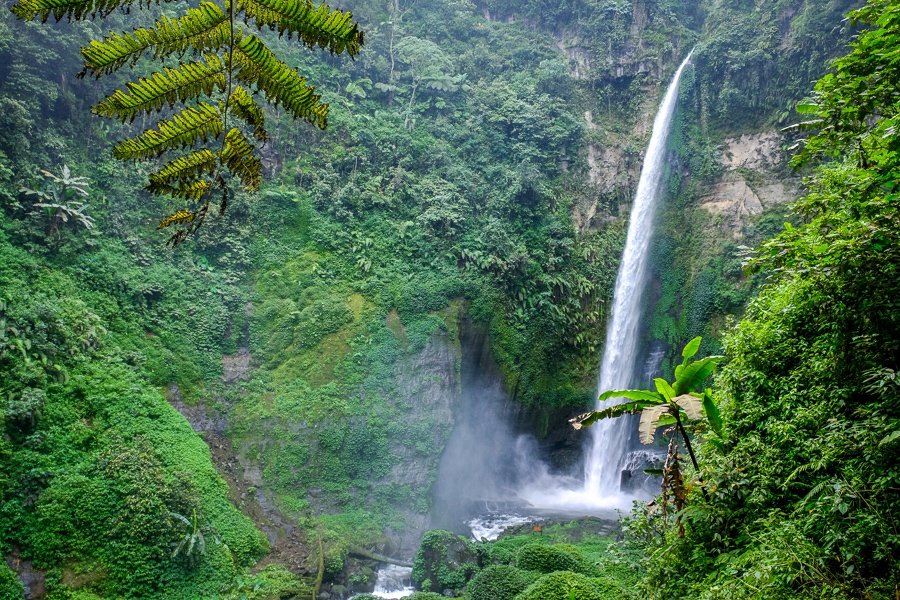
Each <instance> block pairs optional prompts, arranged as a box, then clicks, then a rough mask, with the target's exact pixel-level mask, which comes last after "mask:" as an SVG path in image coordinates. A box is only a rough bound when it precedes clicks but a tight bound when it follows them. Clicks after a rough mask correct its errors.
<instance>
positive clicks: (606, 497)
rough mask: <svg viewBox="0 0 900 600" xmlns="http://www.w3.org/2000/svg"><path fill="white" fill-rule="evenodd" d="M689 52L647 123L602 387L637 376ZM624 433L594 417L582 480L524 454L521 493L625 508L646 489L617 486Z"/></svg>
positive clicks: (566, 504)
mask: <svg viewBox="0 0 900 600" xmlns="http://www.w3.org/2000/svg"><path fill="white" fill-rule="evenodd" d="M692 54H693V50H692V51H691V52H690V53H689V54H688V56H687V58H685V59H684V62H683V63H681V66H679V67H678V70H677V71H676V72H675V76H674V78H673V79H672V83H671V84H670V85H669V89H668V90H667V91H666V96H665V98H664V99H663V101H662V104H661V105H660V107H659V112H658V113H657V115H656V120H655V121H654V123H653V133H652V135H651V136H650V145H649V147H648V148H647V154H646V156H645V157H644V166H643V168H642V170H641V179H640V182H639V183H638V189H637V193H636V194H635V197H634V205H633V206H632V208H631V217H630V222H629V224H628V237H627V239H626V242H625V251H624V253H623V255H622V262H621V263H620V264H619V274H618V277H617V278H616V289H615V294H614V300H613V309H612V315H611V317H610V322H609V326H608V328H607V332H606V345H605V347H604V353H603V360H602V362H601V365H600V376H599V381H598V387H599V390H600V391H605V390H610V389H621V388H626V387H629V386H631V385H633V383H634V381H633V380H634V379H635V377H636V375H637V373H636V370H637V353H638V348H639V344H638V341H639V337H640V317H641V309H642V305H641V302H642V297H643V292H644V287H645V284H646V278H647V258H648V256H647V255H648V251H649V249H650V239H651V237H652V236H653V217H654V213H655V209H656V204H657V202H658V200H659V191H660V185H661V183H662V174H663V168H664V166H665V152H666V140H667V138H668V134H669V128H670V125H671V123H672V115H673V114H674V112H675V105H676V102H677V100H678V84H679V82H680V80H681V73H682V72H683V71H684V68H685V67H686V66H687V64H688V62H689V61H690V59H691V55H692ZM619 401H620V400H616V399H613V400H609V401H607V402H605V403H598V406H597V408H598V409H601V408H605V407H607V406H610V405H612V404H616V403H618V402H619ZM629 430H630V428H629V424H628V422H627V421H626V420H623V419H616V420H604V421H600V422H599V423H597V424H595V425H594V426H593V427H592V428H591V431H592V432H593V433H592V439H591V447H590V449H589V451H588V454H587V457H586V461H585V472H584V479H583V480H581V479H576V478H574V477H565V476H560V475H557V474H553V473H550V472H549V471H548V470H547V468H546V466H545V465H542V464H540V463H538V462H536V461H535V460H534V456H533V453H527V458H526V459H522V460H523V461H525V462H527V463H528V464H529V468H530V469H531V471H532V475H531V476H530V477H528V478H527V480H526V481H525V482H524V484H523V485H522V487H521V489H520V490H519V496H520V497H521V498H522V499H523V500H525V501H527V502H528V503H529V504H531V505H532V506H534V507H540V508H548V509H556V510H574V511H578V510H590V511H591V512H592V513H594V514H600V512H598V511H601V512H602V511H604V510H608V511H615V510H616V509H621V508H627V507H628V505H629V504H630V503H631V500H632V499H633V498H634V497H635V494H642V493H645V490H641V487H642V486H641V485H638V483H640V482H637V483H635V482H633V481H632V482H630V483H631V485H630V486H629V489H627V490H622V489H621V476H622V471H623V468H624V467H625V466H626V465H625V461H626V458H627V455H628V442H629V433H630V431H629ZM633 458H634V459H636V458H639V457H633ZM631 471H634V469H631ZM631 471H629V472H631Z"/></svg>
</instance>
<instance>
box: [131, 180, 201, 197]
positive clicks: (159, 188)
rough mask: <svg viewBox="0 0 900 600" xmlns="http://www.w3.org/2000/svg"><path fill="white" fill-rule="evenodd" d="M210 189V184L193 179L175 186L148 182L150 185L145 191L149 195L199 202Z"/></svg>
mask: <svg viewBox="0 0 900 600" xmlns="http://www.w3.org/2000/svg"><path fill="white" fill-rule="evenodd" d="M212 187H213V185H212V183H211V182H209V181H206V180H203V179H195V180H194V181H188V182H183V183H177V184H169V183H157V182H155V181H150V183H149V184H147V191H148V192H150V193H151V194H157V195H160V196H163V195H164V196H172V197H173V198H182V199H184V200H201V199H202V198H203V197H205V196H206V195H207V194H209V192H210V190H212Z"/></svg>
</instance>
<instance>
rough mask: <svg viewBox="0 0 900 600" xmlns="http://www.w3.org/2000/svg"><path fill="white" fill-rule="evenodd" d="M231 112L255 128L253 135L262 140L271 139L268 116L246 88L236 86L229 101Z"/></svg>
mask: <svg viewBox="0 0 900 600" xmlns="http://www.w3.org/2000/svg"><path fill="white" fill-rule="evenodd" d="M228 106H229V107H230V108H231V112H232V113H234V114H235V115H236V116H237V117H238V118H240V119H242V120H243V121H244V122H245V123H247V125H249V126H250V127H252V128H253V137H255V138H256V139H258V140H259V141H261V142H264V141H266V140H267V139H269V134H268V132H267V131H266V117H265V115H264V114H263V111H262V109H261V108H260V107H259V105H258V104H257V103H256V101H255V100H254V99H253V96H251V95H250V92H248V91H247V90H246V89H244V88H243V87H241V86H239V85H238V86H235V88H234V90H232V92H231V98H230V100H229V101H228Z"/></svg>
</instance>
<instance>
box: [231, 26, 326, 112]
mask: <svg viewBox="0 0 900 600" xmlns="http://www.w3.org/2000/svg"><path fill="white" fill-rule="evenodd" d="M233 64H234V66H235V68H236V69H237V72H236V73H235V76H236V77H237V79H238V80H239V81H241V82H243V83H245V84H247V85H255V86H257V87H258V88H259V89H260V90H262V92H263V93H264V94H265V95H266V98H267V99H268V100H269V102H271V103H273V104H274V105H275V106H278V105H279V104H281V105H284V107H285V108H286V109H287V110H288V111H290V113H291V114H292V115H293V116H294V117H295V118H298V119H305V120H306V121H308V122H310V123H312V124H313V125H316V126H318V127H320V128H322V129H325V127H326V126H327V125H328V105H327V104H324V103H322V101H321V100H322V99H321V97H320V96H319V95H317V94H316V93H315V91H316V89H315V88H314V87H312V86H310V85H307V83H306V79H305V78H304V77H303V76H302V75H300V73H298V72H297V70H296V69H292V68H291V67H289V66H287V65H286V64H285V63H283V62H282V61H280V60H278V57H276V56H275V53H274V52H272V51H271V50H269V49H268V48H267V47H266V45H265V44H263V42H262V40H261V39H259V38H258V37H256V36H255V35H252V34H251V35H248V36H245V37H244V38H243V39H242V40H241V41H240V42H239V43H238V44H237V46H236V47H235V53H234V58H233Z"/></svg>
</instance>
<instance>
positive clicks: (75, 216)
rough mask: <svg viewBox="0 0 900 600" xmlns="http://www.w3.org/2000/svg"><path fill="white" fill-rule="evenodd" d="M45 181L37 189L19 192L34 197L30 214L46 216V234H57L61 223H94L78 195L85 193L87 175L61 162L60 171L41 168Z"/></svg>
mask: <svg viewBox="0 0 900 600" xmlns="http://www.w3.org/2000/svg"><path fill="white" fill-rule="evenodd" d="M41 175H42V176H43V177H44V179H45V181H44V185H43V186H41V189H40V190H33V189H30V188H22V190H21V191H22V193H24V194H25V195H26V196H31V197H33V198H34V200H35V201H34V203H33V204H32V207H33V210H32V211H31V214H33V215H35V216H41V215H43V216H45V217H46V218H47V237H48V238H54V237H57V236H59V230H60V227H62V226H64V225H72V226H73V227H74V226H81V227H84V228H85V229H92V228H93V227H94V219H93V217H90V216H88V214H87V213H86V212H85V209H86V208H87V204H86V203H85V202H83V201H81V200H78V198H87V197H88V191H87V188H88V179H87V177H78V176H76V175H72V171H71V170H70V169H69V167H68V166H67V165H63V166H62V168H61V169H60V172H59V175H54V174H53V173H51V172H50V171H47V170H45V169H41Z"/></svg>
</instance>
